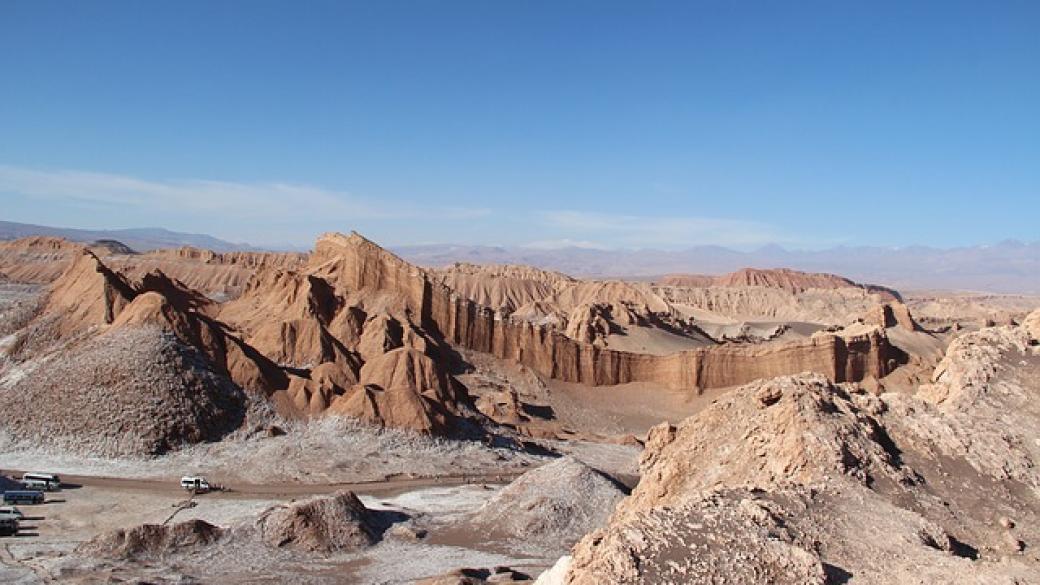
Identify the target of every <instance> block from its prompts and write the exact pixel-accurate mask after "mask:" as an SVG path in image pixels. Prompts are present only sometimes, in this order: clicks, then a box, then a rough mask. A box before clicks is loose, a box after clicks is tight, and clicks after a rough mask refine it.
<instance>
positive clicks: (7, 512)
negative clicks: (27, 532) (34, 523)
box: [0, 506, 25, 520]
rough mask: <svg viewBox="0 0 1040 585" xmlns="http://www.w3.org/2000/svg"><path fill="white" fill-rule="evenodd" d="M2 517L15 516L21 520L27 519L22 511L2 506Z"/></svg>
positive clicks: (0, 508) (0, 512) (0, 509)
mask: <svg viewBox="0 0 1040 585" xmlns="http://www.w3.org/2000/svg"><path fill="white" fill-rule="evenodd" d="M0 516H14V517H15V518H17V519H19V520H21V519H22V518H24V517H25V515H24V514H22V511H21V510H19V509H18V508H16V507H14V506H0Z"/></svg>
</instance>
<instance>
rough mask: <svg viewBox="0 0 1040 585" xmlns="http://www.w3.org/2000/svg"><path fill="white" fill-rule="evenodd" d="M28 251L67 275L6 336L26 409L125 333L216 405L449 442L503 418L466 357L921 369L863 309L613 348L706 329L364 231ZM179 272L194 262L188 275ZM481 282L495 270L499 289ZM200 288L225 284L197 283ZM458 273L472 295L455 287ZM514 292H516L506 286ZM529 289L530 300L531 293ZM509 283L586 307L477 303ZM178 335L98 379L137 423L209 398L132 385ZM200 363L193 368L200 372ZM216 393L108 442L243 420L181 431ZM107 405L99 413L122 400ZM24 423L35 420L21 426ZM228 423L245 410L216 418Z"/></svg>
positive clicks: (645, 302)
mask: <svg viewBox="0 0 1040 585" xmlns="http://www.w3.org/2000/svg"><path fill="white" fill-rule="evenodd" d="M12 246H13V247H12V248H10V249H9V250H8V251H9V252H11V254H14V256H8V258H18V257H21V256H18V255H19V254H28V253H29V251H31V252H32V254H35V255H31V257H30V260H31V262H30V264H32V263H33V262H36V263H37V264H38V265H40V266H42V265H43V264H40V263H41V262H44V260H42V258H45V257H47V256H46V254H52V255H54V259H52V260H51V262H52V263H57V262H60V263H62V264H63V265H64V266H65V268H64V270H63V271H62V273H61V275H60V276H58V277H57V278H54V279H53V280H52V281H51V283H50V285H49V288H48V290H47V291H46V293H45V294H44V296H43V297H42V298H41V301H40V303H39V305H38V308H37V309H34V311H35V312H34V313H33V314H31V315H29V318H28V319H27V321H26V322H25V323H19V326H18V327H17V328H16V329H17V331H14V332H13V333H14V337H12V338H11V340H9V342H8V343H7V344H6V349H5V355H6V356H7V358H6V360H7V362H9V363H8V365H7V366H4V368H5V370H4V371H3V372H0V375H3V382H2V384H3V387H4V388H8V389H11V390H10V391H9V392H7V393H6V395H0V400H7V401H8V403H9V404H11V405H14V404H17V403H18V401H19V400H22V398H20V397H19V396H18V395H19V394H24V395H25V396H34V397H37V398H40V399H44V398H45V397H50V398H47V400H50V401H52V402H53V401H57V400H59V397H60V396H64V394H62V393H63V390H61V388H60V387H59V385H56V383H52V382H49V381H48V378H47V374H46V373H47V372H48V371H55V372H65V371H67V369H66V368H67V367H69V366H68V365H67V364H69V363H75V364H80V365H83V364H93V363H97V362H98V360H102V361H103V360H104V359H108V358H105V357H103V356H101V354H100V353H99V352H103V350H104V348H105V347H115V346H114V342H115V340H117V339H122V338H123V337H120V336H131V337H133V338H134V339H138V338H140V337H144V336H149V335H150V336H153V337H155V338H156V339H159V337H160V336H161V337H162V339H164V340H166V341H164V342H163V343H166V344H167V345H168V343H169V342H171V341H173V342H174V343H176V344H178V347H180V348H181V349H182V350H184V351H188V352H189V353H190V354H191V355H197V356H199V358H200V360H201V361H200V362H199V364H201V365H200V367H201V368H202V369H200V370H198V371H199V372H203V371H204V372H208V374H202V373H199V374H198V376H215V378H206V379H207V380H210V379H212V384H210V386H211V387H212V388H215V389H219V390H214V392H216V393H215V394H213V395H212V396H210V397H209V399H212V400H215V401H216V402H215V403H219V404H224V402H222V400H223V399H221V400H217V398H218V397H228V396H232V395H233V396H245V397H247V399H248V401H250V404H260V405H263V406H264V407H265V408H267V409H269V410H271V411H273V412H276V413H278V414H280V415H281V416H284V417H289V418H301V417H303V418H306V417H313V416H323V415H327V414H332V415H338V416H346V417H351V418H356V419H360V420H363V421H366V422H370V423H374V424H379V425H386V426H393V427H399V428H406V429H411V430H416V431H420V432H426V433H437V434H446V435H455V434H467V433H471V432H472V431H474V429H476V427H479V426H482V425H484V424H485V423H486V422H487V421H486V419H485V418H484V415H482V414H480V413H479V412H477V410H476V409H475V408H474V405H473V401H472V399H471V397H470V396H469V393H468V391H467V388H466V387H465V386H464V385H463V384H461V383H460V382H459V381H458V378H456V376H455V375H453V374H456V373H458V372H460V371H466V370H467V368H470V367H471V366H470V365H469V364H467V363H466V362H465V361H463V360H462V359H461V358H460V357H459V355H458V352H459V351H468V352H478V353H481V354H487V355H490V356H492V357H493V358H494V359H497V360H500V361H502V362H504V363H509V364H518V365H521V366H523V367H525V368H528V369H529V370H530V371H531V372H533V373H534V375H536V376H540V377H542V378H544V379H547V380H548V379H552V380H558V381H561V382H565V383H572V384H578V385H583V386H612V385H619V384H629V383H639V384H647V385H649V386H651V387H655V388H661V389H670V390H675V391H683V392H689V393H690V394H691V395H697V394H699V393H700V392H703V391H705V390H708V389H719V388H728V387H732V386H736V385H739V384H743V383H747V382H750V381H752V380H755V379H758V378H768V377H773V376H779V375H785V374H792V373H796V372H802V371H814V372H819V373H821V374H822V375H824V376H826V377H827V378H828V379H829V380H831V381H834V382H848V381H860V380H875V381H876V380H879V379H882V378H884V377H885V376H887V375H889V374H890V373H891V372H893V371H894V370H896V369H898V368H899V367H900V366H901V365H902V364H904V363H906V362H907V354H906V352H904V351H903V350H901V349H899V348H897V347H895V346H894V345H893V344H892V343H891V342H890V341H889V331H892V332H893V335H895V334H896V330H897V329H899V328H900V327H903V328H906V324H905V323H902V322H899V321H898V320H893V321H892V322H891V323H889V322H888V320H886V319H880V321H878V320H875V321H877V322H876V323H867V322H866V321H864V320H863V319H859V322H858V325H857V326H856V327H854V328H850V329H848V330H845V331H841V330H837V331H830V332H827V331H819V332H817V333H815V334H812V335H804V336H801V337H795V338H791V339H790V340H781V341H777V342H771V343H767V344H756V343H727V344H716V343H714V341H713V340H711V339H709V338H707V337H705V338H704V339H703V340H702V341H703V343H702V344H701V345H698V346H697V347H694V348H690V349H683V348H682V347H681V346H680V347H679V348H676V349H675V350H674V351H670V352H665V353H655V352H651V351H637V350H636V349H637V348H633V349H632V350H627V349H626V350H620V349H613V348H612V347H610V346H608V344H606V343H604V340H605V339H607V338H608V337H610V336H614V338H617V337H626V336H628V337H632V336H637V334H639V335H644V334H645V331H647V330H651V329H655V330H659V331H665V330H667V331H669V333H667V335H671V336H673V337H677V336H682V335H685V336H686V337H687V338H689V337H690V336H691V335H693V334H694V332H696V331H697V329H696V327H695V326H689V322H688V321H684V320H683V319H684V317H683V316H682V313H681V311H679V310H678V309H677V308H676V307H677V305H676V304H675V303H673V302H671V301H669V300H667V299H665V298H663V297H661V296H660V295H658V294H657V293H656V292H655V291H654V290H653V289H652V288H649V287H648V286H646V285H635V284H632V283H624V282H580V281H574V280H572V279H569V278H567V277H565V276H563V275H558V274H551V273H544V272H538V271H529V270H521V269H517V268H504V267H497V268H490V269H487V270H488V272H489V275H487V276H481V274H482V273H483V269H478V268H476V267H456V268H455V269H454V270H453V271H449V272H436V273H435V272H429V271H426V270H424V269H421V268H418V267H416V266H414V265H412V264H409V263H408V262H405V261H404V260H402V259H400V258H398V257H397V256H394V255H393V254H391V253H389V252H387V251H385V250H383V249H382V248H380V247H379V246H377V245H376V244H374V243H373V242H370V241H368V240H366V239H365V238H363V237H361V236H359V235H357V234H351V235H343V234H327V235H325V236H323V237H322V238H320V239H319V240H318V242H317V244H316V246H315V250H314V252H313V253H311V254H309V255H307V256H299V255H256V254H252V253H238V252H235V253H225V254H216V253H212V252H207V251H202V250H195V249H180V250H175V251H159V252H155V253H152V254H134V255H122V256H120V255H118V254H117V255H113V256H105V253H107V252H106V250H109V251H110V250H111V247H107V248H104V249H100V248H98V249H88V248H84V247H80V246H74V245H66V244H64V243H62V242H61V241H58V240H38V241H33V242H25V241H23V242H21V243H20V244H18V246H20V247H18V246H14V245H13V244H12ZM12 250H14V251H13V252H12ZM2 256H3V255H2V254H0V257H2ZM37 261H38V262H37ZM48 266H50V265H48ZM163 267H171V268H172V269H175V270H177V274H181V275H184V279H183V280H182V279H181V278H180V277H175V276H173V275H171V274H168V273H167V272H165V271H164V268H163ZM37 272H39V273H40V274H42V272H40V271H37ZM215 275H216V276H215ZM452 275H454V276H452ZM232 276H233V278H232V280H226V279H225V277H228V278H230V277H232ZM478 277H479V278H478ZM213 278H216V280H213ZM239 278H245V280H244V282H241V283H240V281H239V280H236V279H239ZM475 278H476V279H477V280H474V279H475ZM480 278H484V279H485V281H483V284H480V282H478V281H479V279H480ZM503 279H505V280H503ZM186 281H187V282H186ZM189 282H196V283H198V282H202V283H209V284H202V285H200V286H201V287H202V288H196V287H195V286H192V285H191V284H189ZM452 282H454V283H456V284H457V285H458V286H460V287H461V288H462V289H463V291H462V293H464V294H462V293H460V291H459V290H456V289H455V288H452V286H451V283H452ZM516 283H526V284H524V287H528V288H523V287H521V288H517V287H516V286H514V285H516ZM477 284H480V286H479V287H477ZM217 285H219V286H234V287H235V288H236V293H235V294H234V295H233V298H232V297H230V296H224V297H221V296H220V295H214V294H213V290H212V287H214V286H217ZM496 287H498V288H496ZM507 289H508V290H510V291H512V292H510V293H509V294H505V293H504V291H506V290H507ZM523 290H527V291H528V292H529V293H530V294H529V295H528V296H523V294H521V292H522V291H523ZM481 291H482V292H481ZM494 291H497V293H502V294H504V296H496V297H495V298H494V299H491V300H494V301H495V302H505V303H507V304H508V303H511V302H514V301H516V302H519V301H521V300H524V301H527V300H529V299H531V298H534V296H535V295H536V294H537V295H541V294H543V293H551V294H550V296H549V297H547V298H545V299H543V300H541V301H537V302H535V304H536V305H539V304H540V305H545V306H550V307H554V308H553V309H552V310H567V311H570V313H569V314H568V316H567V317H566V320H565V321H566V327H562V324H561V323H550V322H535V321H533V320H532V319H531V318H530V317H529V316H527V317H525V316H522V315H521V313H522V312H523V307H531V306H532V305H531V304H530V303H528V304H526V305H523V306H522V307H520V308H518V309H517V311H515V312H514V313H509V312H508V311H506V310H504V309H503V308H502V307H489V306H485V305H482V304H480V303H479V302H476V301H474V300H472V299H470V298H468V296H480V295H485V294H486V295H490V294H491V292H494ZM478 293H479V294H478ZM497 293H496V294H497ZM524 294H527V293H524ZM783 294H787V293H783ZM857 294H861V295H863V296H861V297H860V298H861V299H863V300H864V303H865V302H866V299H868V298H870V299H873V301H874V302H875V304H872V305H869V304H868V305H867V306H869V307H872V308H874V309H877V307H878V306H880V305H878V304H876V302H877V301H878V300H879V299H878V298H877V297H876V296H871V295H869V294H867V293H862V292H861V293H857ZM789 296H790V295H789ZM489 298H490V297H489ZM496 299H497V300H496ZM509 299H512V300H509ZM893 314H895V313H893ZM899 314H902V312H899ZM907 315H908V314H907ZM688 326H689V327H688ZM618 327H620V328H621V331H618V330H617V329H616V328H618ZM683 327H687V329H683ZM639 332H644V333H639ZM909 334H910V333H907V334H905V335H909ZM900 335H904V334H900ZM905 335H904V336H905ZM134 336H137V337H134ZM644 339H648V338H644ZM163 343H159V342H158V341H157V342H155V343H142V344H141V348H142V350H144V349H147V350H148V351H150V352H151V353H150V354H148V355H144V354H139V355H140V359H139V360H138V361H136V362H127V364H126V367H127V368H131V367H132V368H133V369H126V374H125V375H124V376H123V377H121V378H119V381H118V383H117V381H115V380H113V381H111V383H108V382H106V380H105V379H104V378H103V377H102V378H97V379H96V380H95V381H94V382H95V384H96V386H95V388H94V390H91V392H97V393H100V394H101V395H103V394H105V393H106V392H107V393H108V394H110V395H111V396H112V397H114V398H113V400H121V401H124V402H125V404H124V409H123V410H124V411H125V412H126V413H127V414H126V415H127V416H131V415H132V414H133V413H137V414H138V415H139V416H142V417H144V416H145V414H144V413H145V412H146V410H140V409H147V408H151V407H150V406H148V405H149V404H151V403H152V402H156V401H158V402H159V403H161V402H162V401H163V400H166V399H169V400H176V401H189V400H190V399H191V398H190V397H191V396H194V395H196V394H198V395H199V396H200V397H201V396H202V394H199V393H198V391H197V390H193V391H190V392H189V390H187V389H189V388H196V387H197V385H198V383H197V380H196V379H195V378H192V379H186V380H185V381H184V382H183V384H178V383H177V382H176V381H175V380H172V379H166V381H165V382H163V383H161V384H160V383H156V384H155V385H154V388H155V389H156V390H155V391H161V392H167V393H171V394H166V395H164V396H166V397H165V398H163V397H151V398H148V397H147V393H134V392H132V391H130V390H129V389H130V388H132V387H134V386H133V385H132V384H131V382H132V381H131V380H129V378H131V377H132V376H133V371H140V372H142V375H141V379H142V380H151V381H152V382H155V380H154V379H152V378H148V377H147V373H148V372H167V371H169V369H168V368H167V369H164V367H163V366H161V364H163V363H167V362H169V360H171V359H173V358H172V357H171V356H173V355H174V354H177V355H180V354H182V353H184V351H180V350H178V351H179V353H178V352H176V351H175V352H173V353H170V354H169V355H167V354H165V353H163V351H166V350H162V349H161V348H163V347H166V345H163ZM610 343H613V342H610ZM629 344H630V345H631V344H632V342H631V341H629ZM169 351H173V350H169ZM185 355H187V354H185ZM98 356H101V357H98ZM149 356H150V357H149ZM81 362H82V363H81ZM193 371H195V370H192V369H190V368H188V369H186V372H189V373H186V374H185V376H186V378H190V377H191V374H190V372H193ZM198 379H202V378H198ZM16 384H17V389H15V386H16ZM121 384H122V385H121ZM229 384H230V386H229ZM176 388H184V389H183V390H176ZM233 389H237V391H236V390H233ZM83 391H84V392H86V391H87V390H86V389H83ZM192 392H194V394H193V393H192ZM72 395H73V396H78V398H77V399H82V400H91V401H94V400H95V398H90V397H89V396H87V395H83V396H79V395H77V394H75V393H73V394H72ZM5 396H6V398H5ZM91 396H93V395H91ZM175 396H176V397H180V398H174V397H175ZM115 397H118V398H115ZM209 399H204V398H200V400H201V401H202V403H203V404H202V405H200V406H198V408H195V407H194V406H191V407H189V406H185V407H183V408H180V409H177V408H173V409H170V412H171V416H176V417H187V418H178V420H177V421H175V422H171V424H170V425H169V429H170V431H169V433H167V432H165V431H163V432H162V433H160V434H162V435H163V437H164V438H155V440H154V441H152V442H149V440H142V441H139V442H133V441H130V442H128V443H127V444H125V445H122V446H120V447H118V448H115V450H114V451H109V450H108V449H109V448H108V447H105V449H106V452H113V453H114V452H120V453H121V452H125V451H128V450H129V451H132V450H139V451H142V452H155V451H161V450H163V449H167V448H171V446H172V445H175V444H179V443H181V442H185V441H186V442H193V441H198V440H209V439H211V438H213V437H216V436H219V435H220V434H221V433H224V432H226V431H227V429H226V428H224V427H221V428H219V429H216V428H214V429H209V428H208V426H207V427H206V429H205V430H202V431H200V432H198V433H195V434H187V435H183V433H181V432H180V431H176V430H175V429H179V428H182V427H183V428H186V427H188V426H191V425H193V424H195V425H197V424H202V419H198V418H197V417H198V416H203V415H202V414H200V413H209V412H216V411H214V408H216V407H213V406H207V405H206V404H208V403H207V402H206V400H209ZM235 400H236V402H235V404H236V405H237V406H234V405H230V404H227V405H225V406H226V407H227V408H230V409H232V410H234V409H237V408H239V407H240V406H241V404H242V400H241V399H240V398H236V399H235ZM135 401H136V402H135ZM71 404H74V403H71ZM97 404H98V408H108V407H110V406H111V405H110V404H109V403H102V402H98V403H97ZM121 404H123V403H121ZM56 408H57V407H56ZM70 408H75V407H74V406H70ZM135 408H137V409H139V410H135ZM220 408H224V406H222V407H220ZM19 412H20V411H19V410H18V409H15V410H13V411H12V412H11V413H10V417H13V418H10V420H11V421H12V423H11V425H10V427H9V430H15V431H18V432H23V431H24V429H23V428H22V426H19V425H23V424H24V425H32V424H33V422H32V419H31V418H25V417H24V416H23V415H22V414H18V413H19ZM73 414H74V413H70V416H72V415H73ZM148 416H151V415H148ZM15 418H17V419H18V420H20V421H21V420H23V419H24V422H20V423H17V424H15V423H14V422H13V421H14V420H15ZM217 419H220V420H223V421H225V422H226V421H235V420H240V419H241V417H235V416H232V417H228V416H222V417H221V416H215V417H214V418H213V420H217ZM207 420H208V419H207ZM91 421H93V422H94V424H97V425H98V431H97V432H96V433H95V435H97V436H99V437H103V436H107V433H114V432H116V429H118V428H120V425H122V424H123V423H121V422H120V421H118V420H115V419H110V418H106V417H95V418H85V419H84V420H83V423H84V424H88V423H91ZM208 424H209V423H206V425H208ZM77 425H78V423H77V424H74V425H71V426H69V425H65V424H64V423H63V426H61V427H60V428H56V429H52V430H53V431H55V433H56V435H55V436H56V437H57V436H58V435H62V436H76V435H77V434H78V433H81V432H82V431H81V429H80V426H77ZM206 425H203V426H206ZM225 426H226V425H225ZM26 428H29V427H26ZM86 428H87V427H85V429H86ZM164 428H165V427H164ZM167 435H168V436H167ZM182 435H183V436H182ZM54 440H59V439H57V438H55V439H54ZM61 440H63V441H65V442H66V443H67V442H69V441H68V440H67V439H61Z"/></svg>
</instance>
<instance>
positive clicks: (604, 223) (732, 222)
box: [540, 210, 800, 248]
mask: <svg viewBox="0 0 1040 585" xmlns="http://www.w3.org/2000/svg"><path fill="white" fill-rule="evenodd" d="M540 219H541V222H542V223H543V225H545V226H546V227H548V228H550V229H558V230H565V231H566V232H567V233H569V234H571V235H572V236H573V237H576V238H578V237H580V238H589V239H590V240H593V241H595V240H600V239H605V240H608V241H610V242H612V243H615V244H616V245H617V246H619V247H625V248H655V247H660V248H676V247H684V246H685V247H688V246H700V245H720V246H734V247H749V246H761V245H765V244H773V243H781V244H783V243H800V242H799V240H798V239H797V238H794V237H792V236H790V235H788V234H785V233H783V232H782V231H781V230H779V229H777V228H776V227H774V226H771V225H769V224H766V223H761V222H756V221H747V220H739V219H722V218H711V217H656V216H645V215H627V214H610V213H595V212H584V211H573V210H556V211H545V212H542V213H541V214H540Z"/></svg>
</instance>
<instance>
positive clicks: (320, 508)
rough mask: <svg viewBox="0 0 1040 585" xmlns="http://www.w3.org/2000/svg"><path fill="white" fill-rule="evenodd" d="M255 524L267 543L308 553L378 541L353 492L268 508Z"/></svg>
mask: <svg viewBox="0 0 1040 585" xmlns="http://www.w3.org/2000/svg"><path fill="white" fill-rule="evenodd" d="M256 526H257V529H258V530H259V534H260V539H261V541H262V542H264V543H265V544H267V545H268V546H272V547H277V548H280V547H288V548H292V549H294V550H298V551H302V552H309V553H320V554H331V553H335V552H340V551H351V550H356V549H359V548H364V547H368V546H371V545H373V544H375V543H376V541H377V540H378V537H377V536H378V534H377V530H376V528H375V525H374V524H373V519H372V516H371V512H370V511H369V510H368V509H367V508H365V506H364V505H363V504H362V503H361V500H358V498H357V496H355V495H354V493H353V492H337V493H336V494H334V495H332V496H318V497H314V498H311V499H309V500H304V501H301V502H294V503H292V504H289V505H287V506H276V507H273V508H270V509H268V510H267V511H265V512H264V513H263V514H261V515H260V516H259V517H258V518H257V520H256Z"/></svg>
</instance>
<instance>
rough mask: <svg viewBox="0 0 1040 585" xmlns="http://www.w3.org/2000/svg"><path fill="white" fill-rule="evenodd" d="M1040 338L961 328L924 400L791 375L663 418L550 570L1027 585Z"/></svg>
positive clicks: (1021, 330)
mask: <svg viewBox="0 0 1040 585" xmlns="http://www.w3.org/2000/svg"><path fill="white" fill-rule="evenodd" d="M1038 346H1040V312H1035V313H1033V314H1032V315H1031V316H1030V317H1029V319H1028V320H1027V321H1026V322H1025V324H1023V325H1022V326H1008V327H997V328H991V329H986V330H983V331H980V332H977V333H970V334H967V335H964V336H962V337H961V338H959V339H958V340H957V341H956V342H955V343H954V344H953V345H952V346H951V347H950V349H949V352H948V353H947V356H946V358H945V359H944V360H943V362H942V363H941V364H940V366H939V367H938V368H937V369H936V372H935V376H934V379H935V382H934V384H932V385H927V386H924V387H922V388H921V389H920V391H919V392H918V393H917V394H915V395H908V394H881V395H880V396H875V395H872V394H869V393H865V392H863V391H862V390H861V389H860V388H859V387H858V386H856V385H835V384H833V383H832V382H830V381H828V380H827V379H825V378H823V377H821V376H818V375H800V376H794V377H781V378H778V379H774V380H768V381H762V382H757V383H754V384H750V385H747V386H745V387H742V388H740V389H737V390H735V391H733V392H731V393H729V394H727V395H726V396H724V397H723V398H721V399H720V400H718V401H717V402H716V403H714V404H712V405H711V406H710V407H708V408H706V409H705V410H704V411H702V412H701V413H699V414H697V415H695V416H693V417H691V418H689V419H687V420H686V421H684V422H683V423H682V424H680V425H678V426H676V427H673V426H671V425H667V424H663V425H661V426H659V427H657V428H655V429H654V431H653V432H652V433H651V435H650V437H649V439H648V442H647V445H646V450H645V452H644V454H643V457H642V471H643V479H642V481H641V483H640V484H639V487H638V488H637V489H636V490H635V491H634V492H633V494H632V496H631V497H629V498H627V499H626V500H624V501H623V502H622V503H621V504H620V505H619V507H618V509H617V511H616V512H615V514H614V516H613V518H612V519H611V521H610V523H609V524H608V526H607V527H605V528H603V529H601V530H598V531H595V532H593V533H591V534H589V535H588V536H586V537H585V538H584V539H583V540H582V542H580V543H579V544H578V545H577V546H576V547H575V549H574V552H573V558H567V559H565V560H563V561H561V568H560V569H558V570H557V571H555V572H554V574H553V575H555V576H553V575H547V576H546V578H545V580H543V581H542V582H546V581H549V582H551V579H555V580H556V582H566V583H575V584H578V583H582V584H584V583H605V582H610V583H648V582H665V581H672V582H721V581H720V580H723V579H725V580H727V581H728V580H735V581H737V582H772V583H792V584H793V583H821V584H822V583H833V582H841V583H861V582H862V583H893V584H894V583H908V582H928V583H932V582H972V583H998V582H999V583H1027V582H1034V581H1036V580H1037V579H1040V558H1038V557H1037V556H1036V552H1035V551H1034V550H1033V547H1034V546H1035V545H1036V544H1037V543H1038V542H1040V531H1038V530H1037V526H1040V524H1038V520H1040V499H1038V498H1037V496H1036V493H1037V491H1036V490H1037V488H1038V487H1040V474H1038V473H1037V471H1036V470H1037V469H1038V467H1037V462H1038V458H1040V451H1038V450H1037V447H1036V445H1037V444H1040V437H1038V436H1037V433H1036V430H1035V429H1037V428H1038V423H1040V409H1037V408H1036V407H1035V405H1034V402H1035V400H1033V398H1034V397H1035V396H1036V394H1037V392H1040V385H1038V383H1037V380H1038V379H1040V376H1038V374H1040V353H1038V350H1037V347H1038Z"/></svg>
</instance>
